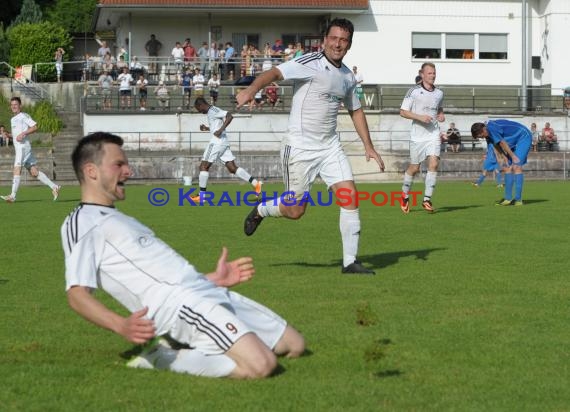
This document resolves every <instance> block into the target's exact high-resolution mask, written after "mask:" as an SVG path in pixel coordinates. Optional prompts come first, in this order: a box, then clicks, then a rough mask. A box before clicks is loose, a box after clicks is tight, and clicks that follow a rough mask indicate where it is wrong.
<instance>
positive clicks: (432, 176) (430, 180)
mask: <svg viewBox="0 0 570 412" xmlns="http://www.w3.org/2000/svg"><path fill="white" fill-rule="evenodd" d="M436 182H437V172H427V173H426V187H425V192H424V200H430V199H431V197H432V195H433V191H434V189H435V184H436Z"/></svg>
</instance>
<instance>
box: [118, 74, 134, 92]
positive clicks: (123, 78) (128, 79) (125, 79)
mask: <svg viewBox="0 0 570 412" xmlns="http://www.w3.org/2000/svg"><path fill="white" fill-rule="evenodd" d="M117 80H119V82H120V85H119V90H131V83H132V82H133V76H131V74H130V73H121V74H119V76H118V77H117Z"/></svg>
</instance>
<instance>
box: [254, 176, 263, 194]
mask: <svg viewBox="0 0 570 412" xmlns="http://www.w3.org/2000/svg"><path fill="white" fill-rule="evenodd" d="M262 185H263V182H262V181H261V180H258V181H257V184H256V185H255V189H254V190H255V193H256V194H257V197H259V195H261V186H262Z"/></svg>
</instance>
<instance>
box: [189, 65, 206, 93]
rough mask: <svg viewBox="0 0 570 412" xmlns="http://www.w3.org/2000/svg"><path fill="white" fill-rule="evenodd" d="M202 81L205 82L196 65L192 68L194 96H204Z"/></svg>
mask: <svg viewBox="0 0 570 412" xmlns="http://www.w3.org/2000/svg"><path fill="white" fill-rule="evenodd" d="M204 83H206V79H204V76H203V75H202V73H201V72H200V69H199V68H198V67H196V68H195V69H194V77H192V87H193V88H194V93H195V95H196V97H204Z"/></svg>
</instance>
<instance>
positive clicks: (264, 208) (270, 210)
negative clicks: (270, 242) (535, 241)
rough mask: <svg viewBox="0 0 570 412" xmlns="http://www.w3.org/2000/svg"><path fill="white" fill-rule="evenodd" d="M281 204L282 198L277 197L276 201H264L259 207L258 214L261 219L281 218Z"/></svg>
mask: <svg viewBox="0 0 570 412" xmlns="http://www.w3.org/2000/svg"><path fill="white" fill-rule="evenodd" d="M280 203H281V198H280V197H276V198H274V199H263V200H262V202H261V203H260V204H259V206H258V207H257V213H259V216H261V217H269V216H271V217H281V216H283V213H281V209H279V204H280Z"/></svg>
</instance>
